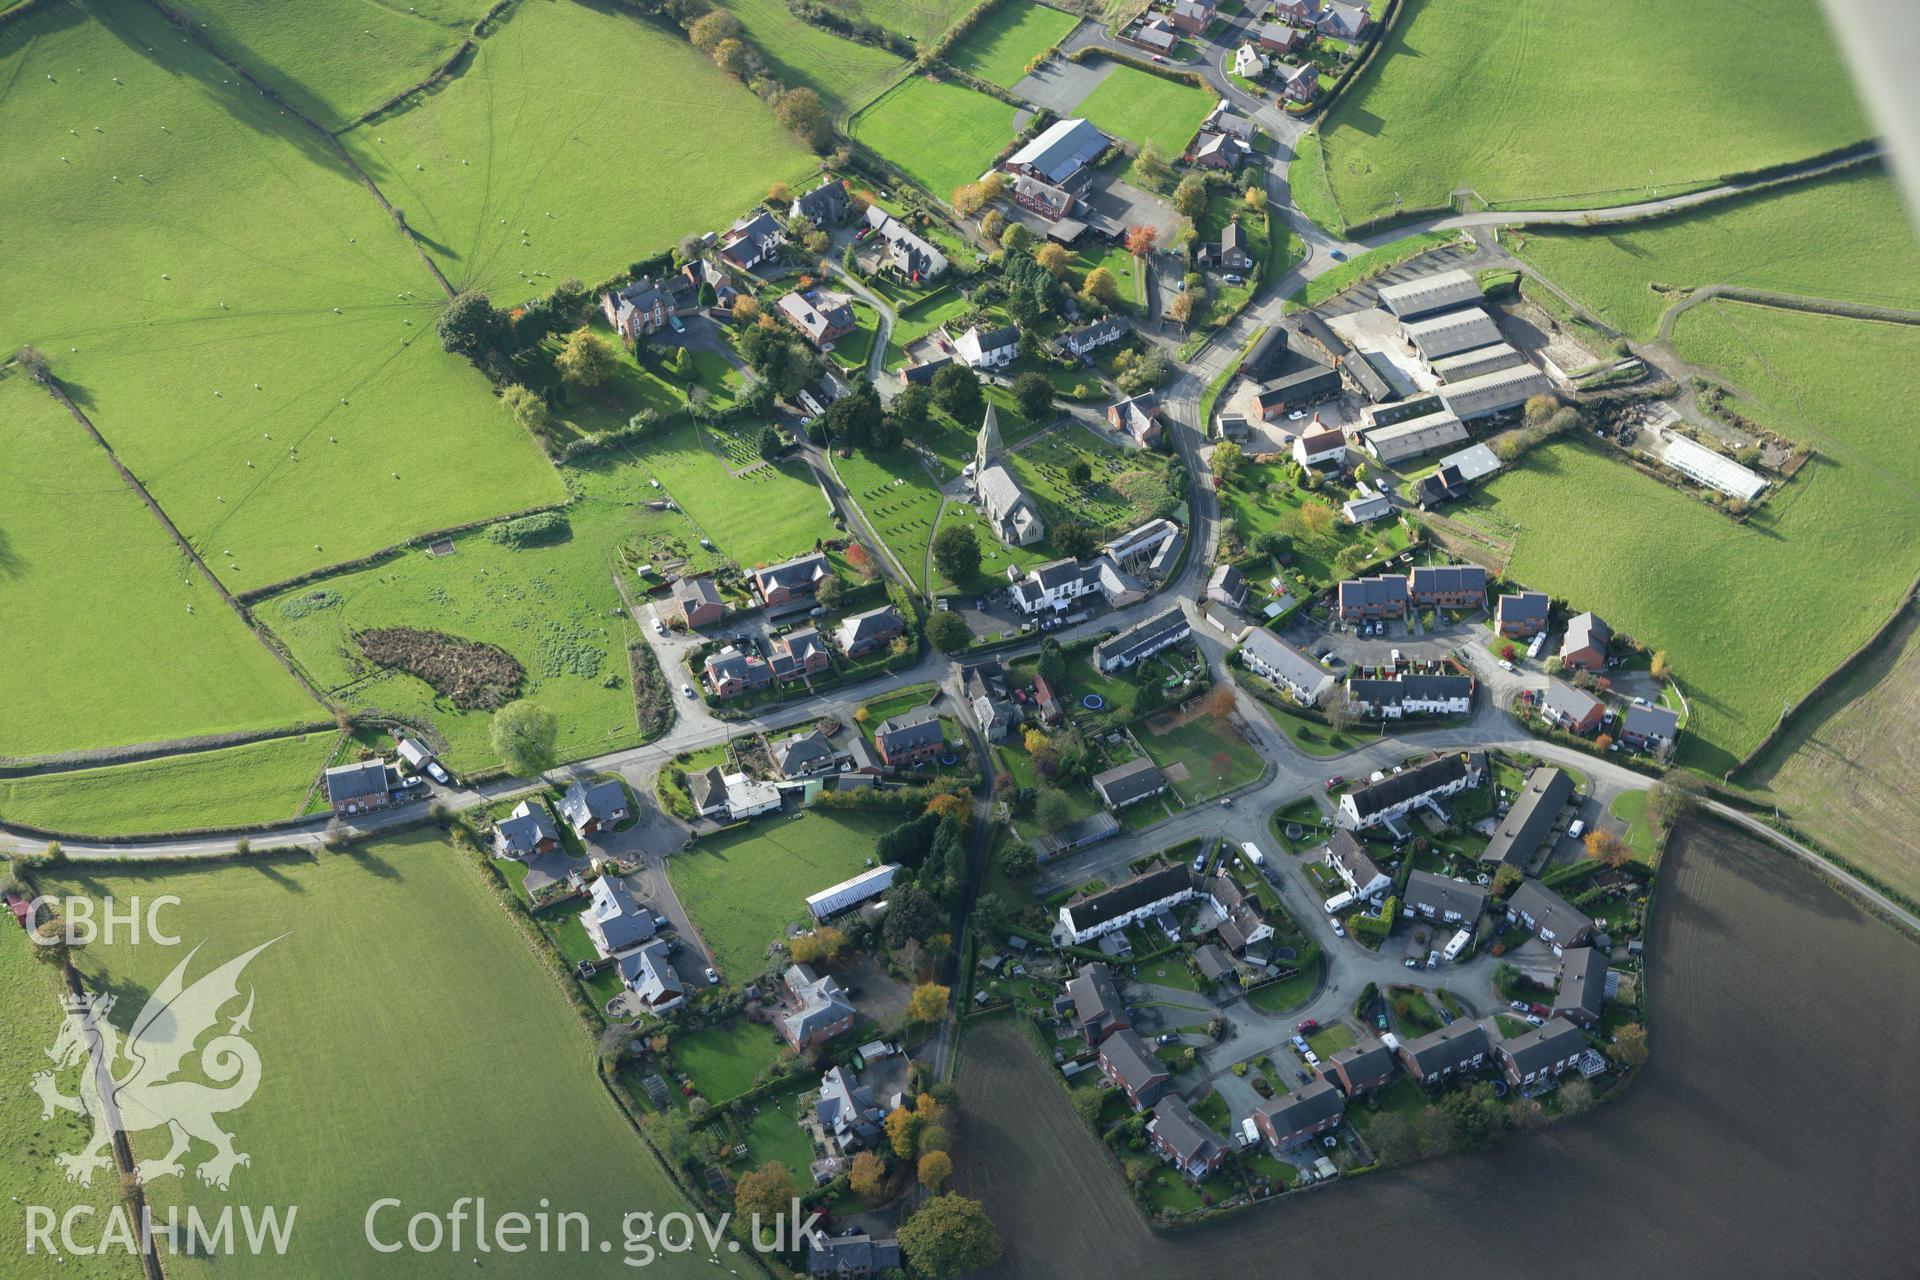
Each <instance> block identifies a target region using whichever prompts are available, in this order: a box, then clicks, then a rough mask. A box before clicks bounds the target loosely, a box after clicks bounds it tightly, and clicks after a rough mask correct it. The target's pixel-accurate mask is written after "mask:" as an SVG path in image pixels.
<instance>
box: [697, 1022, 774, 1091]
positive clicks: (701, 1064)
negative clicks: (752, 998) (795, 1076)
mask: <svg viewBox="0 0 1920 1280" xmlns="http://www.w3.org/2000/svg"><path fill="white" fill-rule="evenodd" d="M785 1047H786V1045H785V1042H784V1041H782V1040H781V1039H780V1033H779V1032H777V1031H775V1030H774V1029H773V1028H772V1027H770V1026H768V1025H766V1024H765V1023H763V1022H761V1023H756V1022H748V1021H747V1020H746V1019H745V1018H740V1019H737V1020H735V1021H733V1022H730V1023H727V1024H726V1025H724V1026H706V1027H701V1028H700V1029H699V1030H698V1031H693V1032H690V1033H688V1034H686V1035H678V1036H674V1037H673V1065H674V1066H676V1067H678V1068H679V1069H680V1070H682V1071H684V1072H686V1073H687V1075H688V1077H689V1078H690V1079H692V1081H693V1084H694V1087H695V1088H697V1089H699V1090H700V1092H701V1093H702V1094H703V1095H705V1097H706V1099H707V1101H708V1102H711V1103H713V1104H715V1105H716V1106H717V1105H719V1104H720V1103H722V1102H726V1101H728V1100H730V1099H733V1098H737V1097H739V1096H740V1095H741V1094H743V1093H745V1092H746V1091H747V1090H749V1089H751V1088H752V1087H753V1078H754V1077H755V1076H757V1075H759V1074H760V1072H761V1071H762V1070H764V1069H765V1068H766V1067H768V1066H769V1065H771V1064H772V1063H773V1061H774V1059H776V1058H778V1057H779V1056H780V1051H781V1050H782V1049H784V1048H785Z"/></svg>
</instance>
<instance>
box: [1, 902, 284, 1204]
mask: <svg viewBox="0 0 1920 1280" xmlns="http://www.w3.org/2000/svg"><path fill="white" fill-rule="evenodd" d="M281 936H282V937H284V936H285V935H284V934H283V935H281ZM278 941H279V938H273V939H269V940H268V941H266V942H263V943H261V944H260V945H259V946H257V947H255V948H254V949H253V950H251V951H248V952H246V953H245V954H243V955H240V956H237V957H235V958H234V959H232V960H229V961H227V963H225V964H223V965H221V966H220V967H219V968H217V969H215V970H214V971H213V972H211V973H209V974H206V975H205V976H204V977H201V978H200V979H198V980H197V981H195V982H194V983H193V984H192V985H191V986H189V985H187V982H186V974H187V966H188V965H190V964H192V963H193V958H194V956H195V955H197V954H199V951H200V948H199V947H197V946H196V947H195V948H194V949H193V950H192V951H190V952H188V953H187V958H186V959H184V960H182V961H181V962H180V963H179V964H177V965H175V966H174V969H173V972H172V973H169V974H168V975H167V978H166V981H164V982H162V983H161V984H160V986H159V988H158V989H157V990H155V991H154V993H153V994H152V995H151V996H150V997H148V999H147V1002H146V1004H145V1006H143V1007H142V1008H141V1010H140V1014H139V1016H138V1017H136V1018H135V1019H134V1020H133V1024H132V1025H131V1026H130V1027H128V1028H127V1029H126V1031H125V1035H124V1038H123V1036H122V1033H121V1031H120V1030H119V1029H118V1028H116V1027H115V1026H114V1024H113V1021H112V1017H111V1015H112V1013H113V1010H114V1007H115V1005H116V1004H117V1002H118V997H115V996H112V995H106V996H99V997H87V996H83V997H80V998H78V999H72V1000H68V1001H67V1002H66V1010H67V1019H66V1023H65V1024H64V1025H63V1026H62V1027H61V1030H60V1035H59V1036H58V1038H56V1039H55V1041H54V1043H53V1047H52V1048H51V1049H48V1050H47V1051H46V1052H47V1056H48V1057H49V1058H51V1059H53V1063H54V1066H53V1070H51V1071H40V1072H36V1073H35V1074H34V1077H33V1091H34V1092H35V1093H37V1094H39V1095H40V1102H41V1116H42V1117H43V1118H45V1119H52V1118H53V1114H54V1112H55V1111H56V1110H60V1111H71V1112H73V1113H74V1114H76V1115H83V1116H91V1117H92V1119H93V1138H92V1140H91V1141H90V1142H89V1143H88V1144H87V1146H86V1148H85V1149H84V1150H82V1151H78V1152H73V1153H62V1154H61V1155H60V1156H58V1157H57V1159H58V1161H59V1164H60V1167H61V1168H62V1169H63V1170H64V1171H65V1172H66V1175H67V1181H69V1182H77V1183H79V1184H80V1185H81V1186H83V1187H84V1186H91V1185H92V1184H93V1175H94V1173H95V1171H97V1170H99V1169H103V1168H106V1167H107V1166H108V1165H110V1164H111V1163H112V1162H113V1156H112V1147H113V1140H114V1136H115V1135H116V1134H123V1133H124V1134H132V1133H139V1132H141V1131H143V1130H147V1129H158V1128H165V1129H167V1130H169V1131H170V1133H171V1135H172V1146H171V1147H170V1148H169V1149H168V1151H167V1153H166V1155H164V1156H161V1157H160V1158H158V1159H152V1160H142V1161H140V1163H139V1165H138V1166H137V1168H136V1173H137V1175H138V1176H139V1178H140V1180H141V1181H142V1182H151V1181H152V1180H153V1179H155V1178H163V1177H167V1176H169V1175H174V1176H179V1175H182V1174H184V1172H185V1169H184V1167H183V1166H182V1164H181V1158H182V1157H183V1156H186V1155H187V1154H188V1152H189V1151H190V1150H191V1149H192V1147H193V1144H194V1142H195V1140H198V1141H200V1142H202V1143H206V1144H208V1145H210V1146H211V1147H212V1148H213V1154H212V1156H211V1157H210V1158H209V1159H207V1160H206V1162H205V1163H203V1164H201V1165H200V1166H199V1168H198V1169H197V1170H196V1171H195V1172H197V1173H198V1174H199V1175H200V1180H201V1181H202V1182H205V1183H206V1184H208V1185H209V1186H213V1187H218V1188H220V1189H221V1190H223V1191H224V1190H226V1188H227V1183H228V1182H229V1180H231V1178H232V1177H233V1171H234V1170H235V1169H236V1168H238V1167H239V1166H241V1165H245V1164H251V1163H252V1160H251V1158H250V1157H249V1156H247V1155H246V1154H245V1153H244V1152H240V1151H236V1150H234V1146H233V1135H232V1134H230V1133H228V1132H226V1130H224V1129H222V1128H221V1127H220V1124H219V1122H218V1120H217V1118H216V1117H218V1116H219V1115H220V1114H221V1113H223V1112H228V1111H235V1110H238V1109H239V1108H240V1107H243V1106H245V1105H246V1103H247V1100H248V1099H250V1098H252V1097H253V1094H254V1090H256V1089H258V1088H259V1087H260V1052H259V1050H257V1049H255V1048H254V1047H253V1045H252V1044H251V1043H250V1042H249V1041H248V1040H247V1039H246V1038H245V1037H244V1035H243V1034H242V1033H243V1032H246V1031H249V1030H251V1029H252V1028H251V1026H250V1025H249V1022H250V1019H251V1018H252V1016H253V996H254V993H253V990H252V988H251V987H249V988H248V990H247V1003H246V1006H245V1007H244V1008H243V1009H241V1010H240V1012H239V1013H238V1014H237V1015H235V1016H234V1017H232V1018H231V1019H230V1020H229V1021H228V1023H227V1026H226V1029H225V1030H224V1031H219V1032H218V1034H216V1035H214V1036H213V1038H212V1039H210V1040H208V1041H207V1042H206V1044H205V1045H201V1044H200V1040H201V1038H202V1037H204V1036H205V1035H206V1033H207V1032H209V1031H215V1030H216V1029H217V1024H218V1023H219V1022H220V1011H221V1010H222V1009H224V1008H225V1007H226V1006H227V1005H228V1004H230V1003H231V1002H233V1001H235V1000H237V999H239V998H240V986H239V982H240V974H241V972H242V971H243V970H245V969H246V967H247V964H248V962H250V961H251V960H252V959H253V958H254V957H255V956H257V955H259V954H260V953H261V952H262V951H265V950H266V949H267V948H268V947H270V946H272V945H273V944H274V943H275V942H278ZM196 1062H197V1065H198V1067H199V1070H198V1071H197V1072H186V1071H183V1067H189V1066H192V1065H195V1063H196ZM76 1067H77V1068H79V1073H80V1078H79V1085H78V1088H79V1093H78V1095H77V1096H69V1095H67V1094H65V1093H62V1092H61V1091H60V1085H59V1083H58V1082H59V1078H60V1076H61V1075H62V1074H63V1073H65V1072H68V1071H70V1070H72V1069H74V1068H76ZM183 1076H185V1077H186V1078H182V1077H183ZM195 1077H198V1078H195ZM203 1081H211V1082H212V1083H210V1084H209V1083H203Z"/></svg>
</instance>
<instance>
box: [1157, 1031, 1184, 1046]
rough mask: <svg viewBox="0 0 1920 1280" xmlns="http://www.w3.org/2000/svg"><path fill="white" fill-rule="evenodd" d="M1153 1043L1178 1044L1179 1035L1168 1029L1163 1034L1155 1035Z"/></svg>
mask: <svg viewBox="0 0 1920 1280" xmlns="http://www.w3.org/2000/svg"><path fill="white" fill-rule="evenodd" d="M1154 1043H1155V1044H1179V1043H1180V1036H1179V1033H1177V1032H1173V1031H1169V1032H1166V1033H1165V1034H1164V1035H1161V1036H1159V1037H1157V1038H1156V1039H1155V1040H1154Z"/></svg>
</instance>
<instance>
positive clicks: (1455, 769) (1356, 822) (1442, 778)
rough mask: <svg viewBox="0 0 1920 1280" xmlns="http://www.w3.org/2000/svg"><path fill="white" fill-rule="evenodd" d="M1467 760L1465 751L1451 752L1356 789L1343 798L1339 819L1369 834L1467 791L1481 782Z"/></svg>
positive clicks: (1337, 816) (1350, 828)
mask: <svg viewBox="0 0 1920 1280" xmlns="http://www.w3.org/2000/svg"><path fill="white" fill-rule="evenodd" d="M1467 757H1468V753H1466V752H1464V751H1451V752H1448V753H1447V754H1445V755H1440V756H1435V757H1434V758H1433V759H1431V760H1428V761H1427V762H1425V763H1424V764H1417V765H1411V766H1409V767H1407V768H1405V769H1403V770H1401V771H1400V772H1399V773H1390V774H1388V775H1387V776H1386V777H1384V778H1382V779H1380V781H1378V782H1369V783H1366V784H1364V785H1362V786H1358V787H1355V788H1354V789H1353V790H1351V791H1349V792H1347V794H1345V795H1343V796H1341V797H1340V808H1339V810H1338V811H1337V812H1336V814H1335V820H1336V821H1337V822H1338V823H1339V824H1340V825H1341V826H1343V827H1346V828H1347V829H1348V830H1350V831H1365V830H1366V829H1367V828H1369V827H1375V826H1379V825H1380V824H1381V823H1383V822H1385V821H1387V819H1389V818H1397V817H1399V816H1400V815H1401V814H1403V813H1407V812H1409V811H1411V810H1412V809H1414V808H1416V807H1418V806H1420V805H1423V804H1433V803H1434V802H1436V801H1438V800H1439V799H1441V798H1442V797H1445V796H1450V795H1453V794H1454V793H1455V792H1457V791H1464V790H1466V789H1467V788H1468V787H1471V786H1473V785H1475V784H1476V783H1478V782H1479V780H1480V771H1479V770H1477V769H1475V768H1474V767H1472V765H1470V764H1469V762H1468V758H1467Z"/></svg>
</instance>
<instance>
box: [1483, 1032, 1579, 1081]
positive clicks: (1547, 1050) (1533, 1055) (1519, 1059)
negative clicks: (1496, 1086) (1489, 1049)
mask: <svg viewBox="0 0 1920 1280" xmlns="http://www.w3.org/2000/svg"><path fill="white" fill-rule="evenodd" d="M1587 1047H1588V1046H1587V1037H1586V1036H1585V1035H1583V1034H1582V1033H1581V1031H1580V1028H1578V1027H1576V1026H1574V1025H1573V1024H1572V1023H1571V1022H1568V1021H1567V1020H1566V1019H1565V1018H1554V1019H1551V1020H1550V1021H1548V1023H1547V1025H1546V1026H1544V1027H1535V1028H1533V1029H1532V1030H1530V1031H1528V1032H1526V1033H1525V1034H1523V1035H1517V1036H1515V1037H1514V1038H1513V1039H1511V1040H1502V1041H1501V1042H1500V1043H1499V1044H1497V1045H1495V1046H1494V1047H1493V1052H1494V1057H1495V1058H1496V1059H1498V1061H1499V1063H1500V1071H1501V1073H1502V1074H1503V1075H1505V1076H1506V1077H1507V1083H1508V1084H1510V1085H1512V1086H1513V1087H1514V1088H1516V1089H1519V1088H1523V1087H1525V1086H1527V1085H1530V1084H1543V1083H1545V1082H1546V1081H1548V1080H1553V1079H1556V1078H1558V1077H1559V1076H1560V1074H1561V1073H1562V1072H1564V1071H1566V1069H1567V1068H1569V1067H1571V1066H1572V1065H1573V1064H1574V1063H1575V1062H1576V1061H1577V1060H1578V1059H1579V1057H1580V1055H1581V1054H1583V1053H1585V1052H1586V1051H1587Z"/></svg>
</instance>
